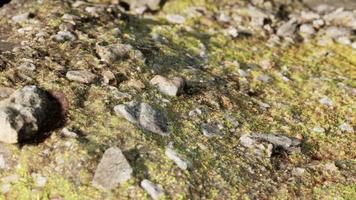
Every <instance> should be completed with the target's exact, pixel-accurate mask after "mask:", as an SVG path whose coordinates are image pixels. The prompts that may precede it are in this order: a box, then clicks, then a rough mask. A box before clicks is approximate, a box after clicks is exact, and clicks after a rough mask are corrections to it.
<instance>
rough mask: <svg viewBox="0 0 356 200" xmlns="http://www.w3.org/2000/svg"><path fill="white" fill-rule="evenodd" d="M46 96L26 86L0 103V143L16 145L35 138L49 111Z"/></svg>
mask: <svg viewBox="0 0 356 200" xmlns="http://www.w3.org/2000/svg"><path fill="white" fill-rule="evenodd" d="M50 109H51V108H50V100H49V97H48V94H47V93H46V92H45V91H43V90H41V89H40V88H38V87H36V86H26V87H24V88H22V89H19V90H17V91H15V92H14V93H12V94H11V95H10V96H9V97H8V98H6V99H4V100H2V101H1V102H0V141H2V142H5V143H18V142H20V141H23V140H28V139H31V138H34V137H36V134H38V132H39V131H40V129H41V128H42V127H43V126H44V122H45V120H46V117H47V112H48V111H49V110H50Z"/></svg>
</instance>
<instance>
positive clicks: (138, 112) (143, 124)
mask: <svg viewBox="0 0 356 200" xmlns="http://www.w3.org/2000/svg"><path fill="white" fill-rule="evenodd" d="M114 111H115V113H116V114H118V115H121V116H123V117H125V119H127V120H128V121H130V122H131V123H133V124H135V125H137V126H138V127H140V128H142V129H143V130H146V131H149V132H152V133H157V134H160V135H162V136H167V135H169V134H170V130H169V125H168V118H167V116H166V114H165V113H163V112H162V111H160V110H157V109H155V108H153V107H152V106H150V105H149V104H147V103H143V102H142V103H140V102H136V101H131V102H129V103H128V104H126V105H125V104H121V105H117V106H115V107H114Z"/></svg>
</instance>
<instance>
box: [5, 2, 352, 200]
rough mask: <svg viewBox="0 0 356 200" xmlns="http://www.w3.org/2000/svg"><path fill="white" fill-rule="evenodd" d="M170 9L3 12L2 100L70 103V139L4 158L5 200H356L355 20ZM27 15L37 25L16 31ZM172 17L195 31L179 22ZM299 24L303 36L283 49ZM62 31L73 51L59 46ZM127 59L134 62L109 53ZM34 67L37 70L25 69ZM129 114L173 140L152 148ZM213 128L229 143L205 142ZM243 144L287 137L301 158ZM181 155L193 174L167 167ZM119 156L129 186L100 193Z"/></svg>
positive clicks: (236, 5)
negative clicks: (35, 94) (76, 77)
mask: <svg viewBox="0 0 356 200" xmlns="http://www.w3.org/2000/svg"><path fill="white" fill-rule="evenodd" d="M118 2H119V3H118ZM130 2H132V1H130ZM145 2H147V1H145ZM335 2H336V1H335ZM163 3H164V4H163ZM160 6H161V7H160V9H159V10H157V11H154V12H151V11H150V9H147V6H144V8H143V9H141V8H137V9H136V8H134V9H132V8H131V7H130V6H129V5H127V4H125V3H122V1H121V0H120V1H118V0H90V1H76V0H71V1H49V0H47V1H43V0H41V1H36V0H26V1H24V0H13V1H11V3H9V4H6V5H4V6H3V7H1V8H0V85H1V87H6V88H13V89H15V88H23V87H24V86H26V85H33V84H35V85H38V86H40V87H41V88H46V90H48V91H61V92H62V93H63V94H64V96H65V97H67V98H68V102H70V105H67V106H66V108H67V110H68V112H67V118H66V119H68V120H67V124H66V125H65V127H58V129H52V130H50V131H40V132H44V134H43V135H44V136H46V137H45V138H44V139H41V140H37V137H36V140H35V141H33V142H31V143H30V144H29V143H21V144H19V145H11V144H2V145H0V155H1V156H2V157H1V156H0V167H1V169H0V174H1V175H0V176H1V178H0V199H115V198H120V199H145V198H149V194H148V192H147V191H145V190H144V189H143V188H142V187H141V185H140V183H141V181H142V180H144V179H148V180H151V181H152V182H153V183H154V184H159V185H162V187H164V190H165V197H163V198H167V199H328V198H330V197H332V198H337V199H353V198H354V196H355V190H354V183H355V178H354V177H355V176H354V169H355V168H356V167H355V162H354V158H355V157H356V154H355V151H354V148H351V147H353V146H355V141H356V140H355V134H354V129H355V124H354V122H355V115H354V112H353V111H354V96H355V94H356V89H355V83H354V78H353V71H354V69H355V63H356V60H355V58H356V55H355V50H354V48H355V43H356V42H355V36H354V31H353V30H354V29H355V28H353V27H354V24H353V22H354V21H355V20H354V19H353V18H354V13H355V12H354V11H353V10H350V8H348V7H347V8H343V9H339V8H337V7H330V6H328V5H326V6H325V5H318V6H315V7H311V8H308V7H306V6H305V4H303V3H301V1H289V0H278V1H277V0H276V1H269V0H251V1H205V0H204V1H193V0H169V1H164V2H163V1H162V4H161V5H160ZM147 11H150V12H147ZM23 13H33V14H31V15H29V16H27V17H25V18H23V20H20V21H21V22H16V21H14V20H12V17H13V16H17V15H21V14H23ZM171 15H177V16H180V17H176V18H175V20H177V19H178V20H179V18H180V19H183V18H184V20H181V21H174V20H173V21H171V22H170V21H168V20H167V18H166V17H167V16H171ZM290 20H292V21H294V22H293V23H292V26H291V27H292V28H293V29H294V27H295V29H294V30H293V31H291V32H289V30H288V29H284V30H281V31H280V33H286V34H280V35H277V34H276V33H277V32H278V30H279V29H280V27H282V26H283V25H284V24H286V23H288V22H289V21H290ZM176 22H178V23H179V24H177V23H176ZM182 22H183V23H182ZM60 31H62V32H65V33H66V34H64V36H65V35H67V36H69V35H71V34H73V35H74V36H75V39H74V40H73V41H71V40H72V39H70V38H72V37H70V38H69V40H66V39H65V38H63V39H62V38H60V39H59V40H58V41H57V40H55V39H54V37H55V36H56V35H57V34H59V32H60ZM288 32H289V33H288ZM68 33H71V34H68ZM287 33H288V34H287ZM60 35H61V34H59V36H60ZM118 45H129V46H128V49H131V50H128V51H127V50H125V48H123V49H124V51H123V54H121V55H116V54H117V52H116V51H118V50H117V49H116V50H115V48H114V50H115V51H113V52H114V53H112V52H110V47H112V46H118ZM97 46H99V47H97ZM100 47H102V48H103V49H102V50H103V51H102V52H101V50H100ZM100 54H101V55H100ZM119 54H120V53H119ZM105 55H108V56H105ZM111 58H113V59H111ZM26 62H28V63H33V64H34V65H35V69H34V68H33V67H31V65H28V66H29V67H27V66H25V67H24V68H22V67H20V68H19V66H21V65H22V64H23V63H26ZM30 69H34V70H30ZM72 70H85V71H88V72H91V73H93V74H95V76H96V77H97V78H96V80H95V82H94V83H95V84H81V83H77V82H75V81H71V80H69V79H68V78H66V74H67V72H68V71H72ZM108 71H110V72H111V73H106V72H108ZM104 72H105V73H104ZM157 74H159V75H162V76H164V77H165V78H167V79H168V80H171V78H173V77H184V78H185V79H186V80H188V82H187V85H186V87H185V88H184V93H183V94H181V95H179V97H173V98H172V97H170V96H168V95H164V94H163V93H161V92H159V90H158V88H156V87H157V86H152V84H150V80H151V79H152V78H153V77H154V76H156V75H157ZM113 75H114V76H113ZM114 77H115V79H114ZM1 94H2V96H1V97H0V98H2V99H3V98H7V97H8V96H9V95H11V94H12V92H11V91H9V92H1ZM62 96H63V95H62ZM323 97H327V98H328V99H330V100H331V101H332V106H329V105H325V104H323V102H322V103H321V102H319V100H320V99H322V98H323ZM59 99H62V98H59ZM132 100H136V101H138V102H145V103H146V104H148V105H150V106H152V107H153V108H158V107H159V109H160V110H161V111H164V113H165V114H167V116H168V117H169V127H170V132H171V133H172V134H170V135H169V136H168V137H161V136H160V135H157V134H143V132H142V130H144V129H143V128H142V127H141V126H140V125H139V124H136V126H133V125H130V124H129V122H128V121H127V120H126V119H125V118H124V117H117V116H115V115H114V111H113V107H114V106H115V105H125V104H126V102H130V101H132ZM326 102H328V101H326ZM324 103H325V102H324ZM52 111H53V107H51V112H47V115H52ZM120 115H121V114H120ZM228 116H229V117H228ZM51 118H52V117H49V116H48V117H47V119H51ZM136 120H137V118H136ZM55 121H58V120H55ZM138 121H139V120H138ZM237 122H238V123H237ZM47 124H49V125H50V126H49V127H52V126H53V124H55V123H54V122H51V123H47ZM203 124H208V125H214V126H218V127H219V130H220V131H221V132H222V133H223V137H210V138H208V137H207V136H205V135H204V134H203V130H202V125H203ZM64 128H66V129H64ZM65 130H68V131H65ZM147 132H149V131H147ZM208 132H210V131H208ZM212 132H215V131H212ZM241 133H283V134H285V136H287V135H288V136H294V137H296V138H298V139H299V140H303V145H301V146H300V147H299V146H297V148H296V149H299V148H300V149H301V151H300V152H298V153H291V152H288V151H286V150H284V147H283V146H281V145H278V143H276V144H277V145H275V144H274V143H272V142H269V141H270V140H269V139H268V140H267V139H265V138H262V139H261V138H250V137H246V138H247V139H251V140H252V141H253V143H254V145H251V147H249V148H246V147H245V146H243V145H242V144H241V143H240V140H239V139H240V135H241ZM267 135H268V134H267ZM283 141H284V139H283ZM170 142H172V143H173V144H174V148H173V147H170V148H171V150H172V151H173V152H174V153H173V152H171V153H168V155H169V156H171V157H172V158H173V159H177V157H178V158H180V160H183V161H187V160H191V161H194V165H193V166H192V168H190V169H191V170H182V169H181V168H179V167H178V166H177V164H176V163H175V162H174V161H172V160H171V159H170V158H169V157H167V156H166V155H165V153H166V152H165V151H166V147H167V144H169V143H170ZM112 146H120V148H121V149H123V150H125V152H124V155H125V157H126V158H127V160H128V161H129V163H130V166H131V168H132V171H133V172H132V180H131V181H126V182H125V183H124V184H119V186H117V187H114V188H113V189H108V190H107V189H105V190H98V189H97V188H96V187H94V186H93V184H91V182H92V180H93V177H94V173H95V169H96V167H97V165H98V163H99V162H100V158H101V157H102V155H103V152H104V151H105V150H106V149H107V148H108V147H112ZM3 147H4V148H3ZM288 149H289V148H288ZM293 152H294V151H293ZM174 155H175V156H174ZM177 161H178V159H177ZM183 163H187V162H183ZM182 165H184V164H182ZM187 165H188V164H187ZM182 168H185V167H182ZM303 169H304V170H303ZM35 175H38V176H39V177H42V178H39V179H38V180H37V177H35ZM45 179H46V184H45V185H44V184H43V182H44V181H43V180H45ZM41 183H42V184H41ZM43 185H44V187H39V186H43ZM2 192H3V193H2Z"/></svg>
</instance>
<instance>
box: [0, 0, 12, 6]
mask: <svg viewBox="0 0 356 200" xmlns="http://www.w3.org/2000/svg"><path fill="white" fill-rule="evenodd" d="M10 1H11V0H0V7H2V6H3V5H5V4H8V3H10Z"/></svg>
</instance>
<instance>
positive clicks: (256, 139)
mask: <svg viewBox="0 0 356 200" xmlns="http://www.w3.org/2000/svg"><path fill="white" fill-rule="evenodd" d="M240 142H241V144H242V145H243V146H245V147H247V148H251V147H254V146H256V145H258V143H261V142H262V143H263V142H267V143H270V144H272V145H273V147H274V149H282V150H284V151H286V152H295V151H300V146H301V144H302V142H301V140H299V139H296V138H292V137H287V136H284V135H275V134H256V133H253V134H245V135H242V136H241V137H240Z"/></svg>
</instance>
